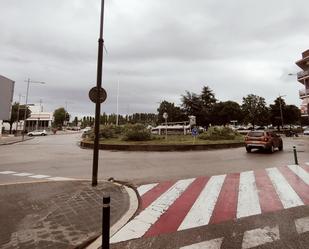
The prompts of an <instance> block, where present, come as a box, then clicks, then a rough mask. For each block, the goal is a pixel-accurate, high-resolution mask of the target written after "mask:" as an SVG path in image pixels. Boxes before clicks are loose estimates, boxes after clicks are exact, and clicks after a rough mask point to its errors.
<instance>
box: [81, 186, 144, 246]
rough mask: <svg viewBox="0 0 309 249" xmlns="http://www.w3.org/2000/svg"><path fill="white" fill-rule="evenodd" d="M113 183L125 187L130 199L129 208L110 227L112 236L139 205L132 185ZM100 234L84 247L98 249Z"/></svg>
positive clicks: (129, 218)
mask: <svg viewBox="0 0 309 249" xmlns="http://www.w3.org/2000/svg"><path fill="white" fill-rule="evenodd" d="M114 183H115V184H118V185H121V186H123V187H124V188H125V190H126V191H127V193H128V195H129V199H130V207H129V210H128V211H127V212H126V213H125V214H124V215H123V216H122V217H121V218H120V220H118V221H117V222H116V223H115V224H114V225H113V226H112V227H111V228H110V237H113V235H114V234H115V233H116V232H118V231H119V230H120V229H121V228H122V227H123V226H124V225H125V224H127V222H128V221H129V220H131V219H132V217H133V216H134V215H135V213H136V212H137V210H138V207H139V198H138V196H137V194H136V191H135V190H134V189H133V188H132V187H128V186H126V185H124V184H119V183H117V182H114ZM101 242H102V235H100V236H99V237H98V238H97V239H96V240H95V241H94V242H92V243H91V244H90V245H88V246H86V247H85V248H86V249H98V248H99V247H100V246H101V245H102V243H101Z"/></svg>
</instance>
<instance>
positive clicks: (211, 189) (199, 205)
mask: <svg viewBox="0 0 309 249" xmlns="http://www.w3.org/2000/svg"><path fill="white" fill-rule="evenodd" d="M225 176H226V175H219V176H212V177H211V178H210V180H209V181H208V183H207V184H206V186H205V188H204V189H203V190H202V192H201V193H200V195H199V197H198V198H197V200H196V201H195V203H194V204H193V206H192V208H191V209H190V211H189V213H188V214H187V216H186V217H185V219H184V220H183V222H182V223H181V224H180V226H179V228H178V231H180V230H184V229H189V228H192V227H198V226H204V225H207V224H208V223H209V220H210V218H211V215H212V212H213V210H214V207H215V205H216V202H217V199H218V196H219V193H220V190H221V188H222V185H223V182H224V179H225Z"/></svg>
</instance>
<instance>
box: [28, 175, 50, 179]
mask: <svg viewBox="0 0 309 249" xmlns="http://www.w3.org/2000/svg"><path fill="white" fill-rule="evenodd" d="M29 177H31V178H37V179H41V178H47V177H50V176H47V175H33V176H29Z"/></svg>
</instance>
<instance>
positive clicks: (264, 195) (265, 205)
mask: <svg viewBox="0 0 309 249" xmlns="http://www.w3.org/2000/svg"><path fill="white" fill-rule="evenodd" d="M254 173H255V182H256V187H257V189H258V194H259V200H260V206H261V210H262V213H265V212H274V211H278V210H281V209H283V205H282V203H281V201H280V199H279V196H278V195H277V193H276V190H275V188H274V186H273V184H272V182H271V180H270V179H269V177H268V175H267V173H266V171H265V170H264V169H262V170H256V171H254Z"/></svg>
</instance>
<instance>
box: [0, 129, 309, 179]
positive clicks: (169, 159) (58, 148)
mask: <svg viewBox="0 0 309 249" xmlns="http://www.w3.org/2000/svg"><path fill="white" fill-rule="evenodd" d="M79 140H80V134H70V135H50V136H46V137H36V138H34V139H32V140H29V141H25V142H23V143H17V144H13V145H3V146H0V171H14V172H18V173H23V172H26V173H31V174H39V175H48V176H51V177H70V178H78V179H90V178H91V175H92V150H89V149H81V148H80V147H79V146H78V142H79ZM293 145H296V146H297V150H298V160H299V161H300V162H307V161H309V154H308V152H309V137H305V138H284V151H283V152H279V151H278V152H275V153H274V154H268V153H263V152H253V153H250V154H249V153H246V152H245V149H244V148H236V149H223V150H212V151H188V152H119V151H100V159H99V179H108V178H110V177H113V178H114V179H117V180H121V181H129V182H131V183H134V184H137V185H139V184H143V183H152V182H159V181H164V180H175V179H184V178H189V177H197V176H205V175H217V174H223V173H224V174H226V173H234V172H242V171H245V170H251V169H259V168H269V167H278V166H283V165H287V164H293V162H294V158H293V152H292V147H293ZM33 180H38V181H39V180H42V179H41V178H29V177H24V176H13V175H12V174H8V175H0V183H14V182H27V181H33Z"/></svg>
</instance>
